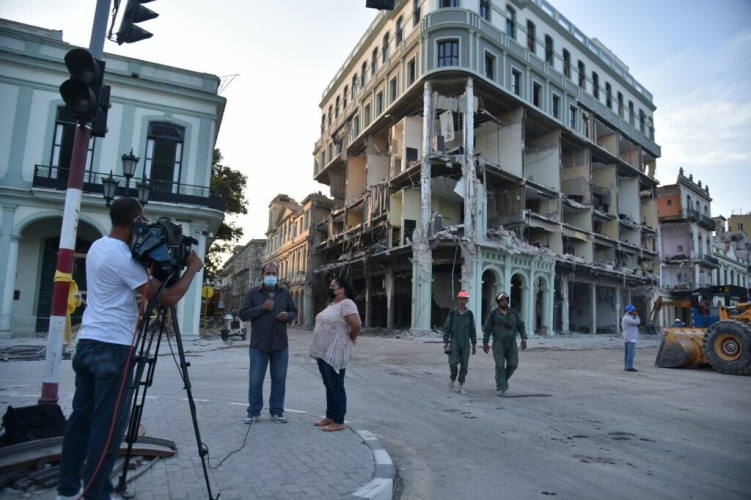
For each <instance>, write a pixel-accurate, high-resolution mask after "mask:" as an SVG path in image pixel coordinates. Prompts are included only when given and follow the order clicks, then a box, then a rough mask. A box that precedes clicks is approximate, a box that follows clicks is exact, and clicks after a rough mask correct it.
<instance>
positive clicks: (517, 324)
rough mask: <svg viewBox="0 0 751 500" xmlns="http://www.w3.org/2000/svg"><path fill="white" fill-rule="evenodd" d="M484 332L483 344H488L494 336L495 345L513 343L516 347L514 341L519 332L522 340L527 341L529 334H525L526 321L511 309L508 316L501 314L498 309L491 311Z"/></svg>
mask: <svg viewBox="0 0 751 500" xmlns="http://www.w3.org/2000/svg"><path fill="white" fill-rule="evenodd" d="M482 331H483V337H482V343H483V344H487V343H488V342H489V340H490V337H491V336H492V337H493V343H494V344H495V343H496V342H502V343H504V344H511V343H513V344H514V345H516V342H514V340H515V339H516V333H517V332H519V335H520V336H521V338H522V340H527V334H526V333H525V332H524V321H522V318H521V316H520V315H519V313H518V312H516V309H511V308H510V307H509V309H508V312H507V313H506V314H503V313H501V311H499V310H498V308H497V307H496V308H495V309H493V310H492V311H490V314H488V317H487V319H486V320H485V325H484V326H483V328H482Z"/></svg>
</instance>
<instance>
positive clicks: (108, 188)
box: [102, 170, 118, 206]
mask: <svg viewBox="0 0 751 500" xmlns="http://www.w3.org/2000/svg"><path fill="white" fill-rule="evenodd" d="M117 185H118V182H117V180H116V179H115V178H114V177H112V171H111V170H110V175H109V177H105V178H104V179H102V195H103V196H104V199H105V200H106V201H107V206H110V203H112V200H114V199H115V190H116V189H117Z"/></svg>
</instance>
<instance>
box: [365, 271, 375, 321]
mask: <svg viewBox="0 0 751 500" xmlns="http://www.w3.org/2000/svg"><path fill="white" fill-rule="evenodd" d="M370 288H371V287H370V276H369V275H368V268H367V262H366V265H365V321H363V326H364V327H365V328H370V316H371V314H372V313H373V309H372V307H371V306H370V302H371V301H370Z"/></svg>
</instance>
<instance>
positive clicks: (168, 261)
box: [131, 217, 198, 286]
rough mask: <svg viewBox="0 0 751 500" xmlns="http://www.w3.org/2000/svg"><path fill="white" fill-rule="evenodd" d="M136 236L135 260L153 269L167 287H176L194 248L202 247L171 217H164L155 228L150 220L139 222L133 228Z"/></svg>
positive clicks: (132, 251) (134, 244)
mask: <svg viewBox="0 0 751 500" xmlns="http://www.w3.org/2000/svg"><path fill="white" fill-rule="evenodd" d="M133 235H134V237H135V238H134V241H133V246H132V248H131V253H132V254H133V258H135V259H136V260H137V261H138V262H140V263H142V264H143V265H144V266H146V267H150V268H151V274H152V275H153V276H154V277H155V278H156V279H158V280H159V281H161V282H162V283H166V285H167V286H169V285H171V284H172V283H174V282H175V281H176V280H177V278H178V277H179V276H180V271H181V270H182V269H183V268H185V267H186V266H187V259H188V255H190V251H191V245H197V244H198V240H196V239H195V238H193V237H191V236H184V235H183V230H182V227H181V226H179V225H177V224H175V223H174V222H172V221H171V220H170V218H169V217H160V218H159V219H157V221H156V222H153V223H151V224H149V222H148V220H146V219H140V220H137V221H136V222H135V223H134V224H133Z"/></svg>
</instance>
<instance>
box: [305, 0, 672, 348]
mask: <svg viewBox="0 0 751 500" xmlns="http://www.w3.org/2000/svg"><path fill="white" fill-rule="evenodd" d="M320 109H321V124H320V126H321V135H320V138H319V139H318V140H317V141H316V143H315V146H314V159H315V161H314V172H313V178H314V179H315V180H316V181H319V182H322V183H324V184H327V185H329V186H330V190H331V197H332V198H333V200H334V202H333V209H332V212H331V215H330V216H329V217H328V218H327V220H326V221H324V222H323V223H321V224H319V225H318V226H317V228H316V230H317V231H318V232H319V238H318V239H319V240H320V243H318V244H317V245H316V246H315V248H314V251H315V252H316V254H317V255H318V256H319V258H318V261H319V262H322V263H325V264H321V265H319V266H317V267H316V268H314V272H316V273H318V274H328V275H331V274H333V273H344V274H346V275H348V276H349V277H350V278H351V279H352V280H353V281H354V284H355V287H356V288H357V289H359V290H362V291H363V292H362V294H361V295H360V296H359V297H358V300H357V302H358V305H359V306H360V308H361V311H362V312H363V313H364V314H363V319H364V323H365V325H366V326H372V327H388V328H412V329H415V330H418V331H420V330H428V329H430V328H432V327H435V326H439V325H441V324H442V323H443V320H444V318H445V316H446V314H447V313H448V311H449V309H450V307H451V306H452V303H453V299H454V295H455V293H456V292H457V291H458V290H459V289H464V290H468V291H469V295H470V302H469V308H470V309H473V310H474V311H476V312H477V313H478V314H476V316H475V317H476V320H477V322H478V326H479V323H480V322H481V321H482V318H484V317H485V316H486V314H487V313H488V311H489V310H490V309H491V308H492V307H494V305H495V304H494V300H493V298H494V296H495V294H496V293H498V292H499V291H501V290H503V291H507V292H508V293H509V294H510V296H511V305H512V307H514V308H516V309H517V310H518V311H519V312H520V313H521V315H522V318H523V319H524V322H525V323H526V325H527V329H528V331H529V332H530V333H532V334H540V335H553V334H561V333H563V334H565V333H569V332H579V333H616V332H618V331H619V329H620V325H619V319H620V316H621V312H622V310H623V307H624V306H625V305H626V304H628V303H632V304H634V305H635V306H636V307H637V309H639V311H640V313H641V314H642V315H643V316H645V317H646V316H647V315H648V313H649V307H650V305H651V302H652V300H653V297H654V294H655V293H656V292H657V287H658V285H659V273H660V269H659V255H658V219H657V198H656V186H657V181H656V180H655V178H654V173H655V167H656V160H657V158H658V157H659V156H660V147H659V146H658V145H657V144H656V143H655V141H654V125H653V124H654V118H653V113H654V111H655V106H654V104H653V98H652V95H651V94H650V93H649V92H648V91H647V89H645V88H644V87H643V86H642V85H641V84H640V83H639V82H637V81H636V79H635V78H634V77H633V76H632V75H631V74H630V73H629V69H628V67H627V66H626V65H625V64H624V63H623V62H622V61H620V60H619V59H618V57H617V56H616V55H615V54H613V53H612V52H611V51H610V50H609V49H608V48H607V47H605V46H604V45H603V44H602V43H601V42H599V41H597V40H596V39H594V38H589V37H588V36H586V35H585V34H584V33H582V32H581V31H580V30H579V29H578V28H577V27H576V26H575V25H574V24H572V23H571V22H570V21H569V20H568V19H566V18H565V17H564V16H563V15H562V14H561V13H560V12H558V11H557V10H556V9H555V8H554V7H553V6H551V5H550V4H549V3H548V2H546V1H545V0H529V1H525V2H520V1H507V2H504V1H483V0H472V1H470V0H453V1H450V0H423V1H419V0H409V1H407V0H402V1H397V2H396V6H395V9H394V10H393V11H384V12H381V13H379V14H378V15H377V17H376V18H375V20H374V21H373V23H372V24H371V25H370V27H369V28H368V29H367V31H366V32H365V34H364V35H363V36H362V38H361V39H360V40H359V41H358V43H357V44H356V45H355V47H354V48H353V49H352V51H351V53H350V55H349V56H348V57H347V59H346V61H345V62H344V64H343V65H342V66H341V68H340V69H339V70H338V72H337V73H336V75H335V76H334V78H333V79H332V81H331V82H330V84H329V85H328V86H327V87H326V89H325V90H324V92H323V96H322V100H321V102H320Z"/></svg>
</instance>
